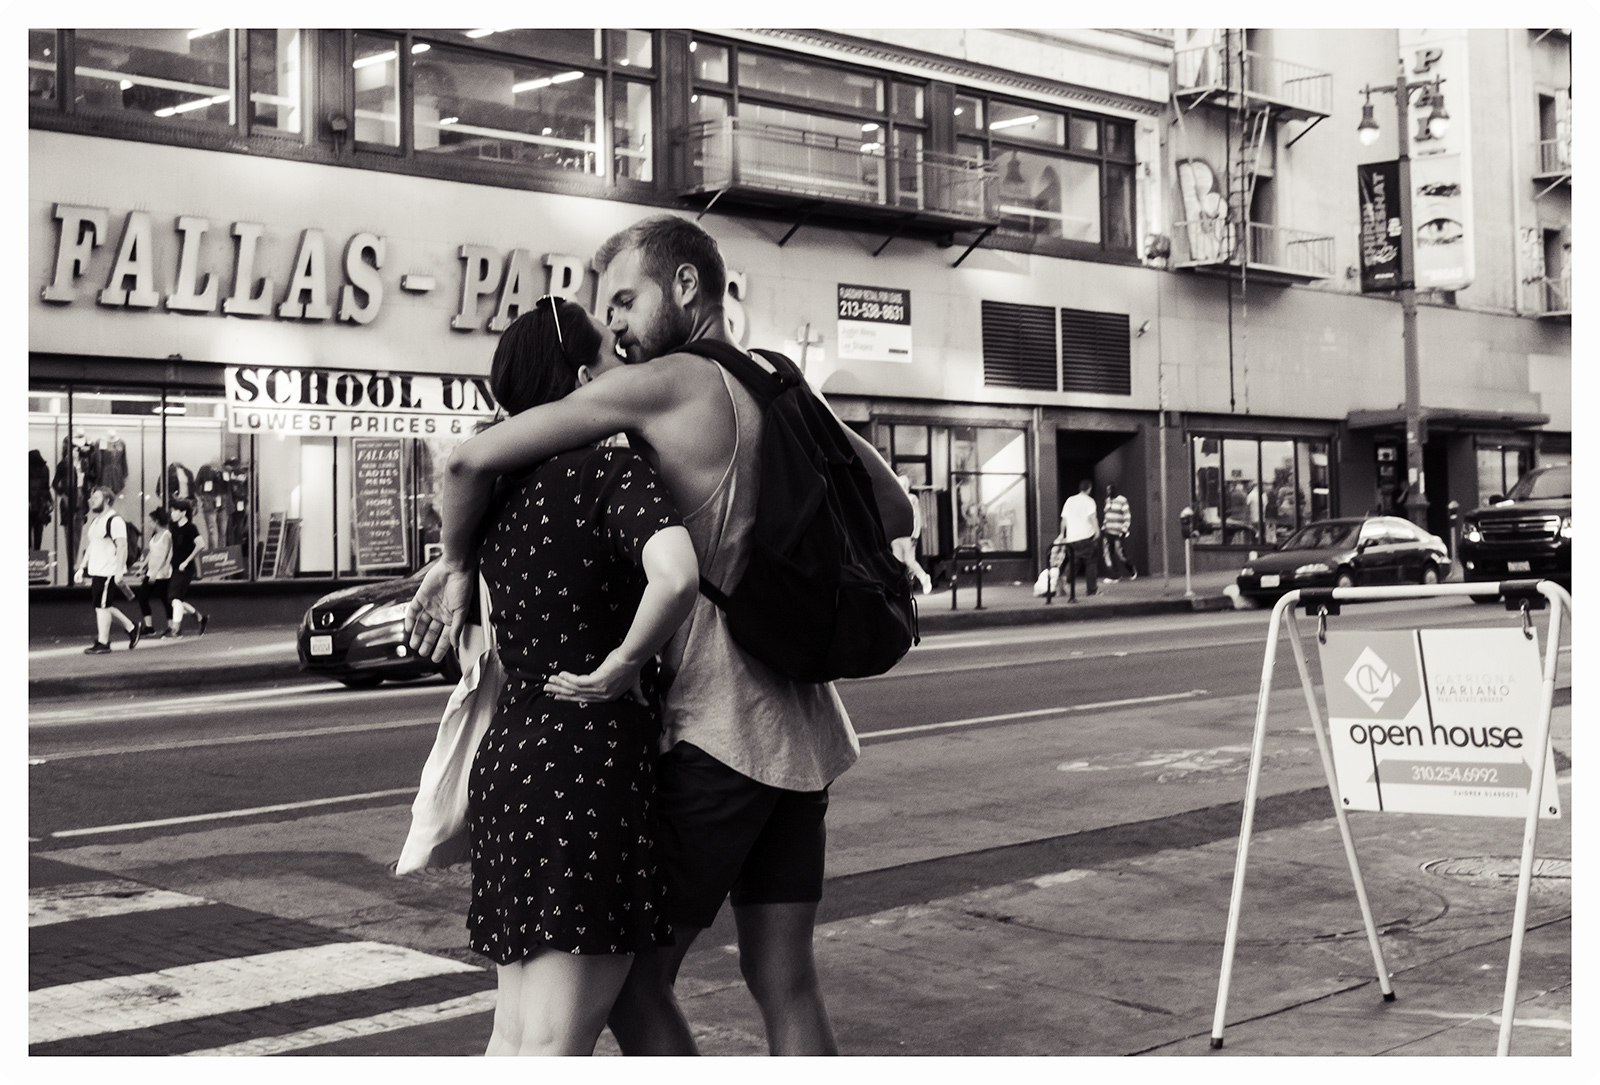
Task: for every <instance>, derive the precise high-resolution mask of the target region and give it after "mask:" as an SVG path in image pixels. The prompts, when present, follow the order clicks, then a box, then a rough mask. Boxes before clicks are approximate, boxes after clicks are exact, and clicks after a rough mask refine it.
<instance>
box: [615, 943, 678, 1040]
mask: <svg viewBox="0 0 1600 1085" xmlns="http://www.w3.org/2000/svg"><path fill="white" fill-rule="evenodd" d="M699 933H700V931H699V930H698V929H697V928H694V927H673V928H672V939H673V944H672V945H670V946H663V947H661V948H660V949H658V950H655V951H654V952H652V953H635V954H634V955H633V966H632V967H631V968H629V969H628V978H627V979H625V980H623V982H622V990H620V991H619V992H617V1000H616V1002H614V1003H613V1004H612V1006H611V1014H610V1016H609V1017H608V1018H607V1019H606V1024H607V1025H609V1026H610V1028H611V1035H613V1036H615V1037H616V1040H617V1046H618V1047H620V1048H622V1053H623V1054H624V1055H698V1054H700V1050H699V1049H698V1048H697V1047H695V1044H694V1035H693V1034H692V1033H691V1032H690V1031H689V1022H688V1021H687V1020H686V1019H685V1018H684V1016H683V1009H682V1007H680V1006H679V1005H678V995H677V992H676V990H675V989H674V984H676V983H677V982H678V968H679V966H681V965H682V964H683V958H684V956H685V954H687V953H688V952H689V945H690V943H692V942H693V941H694V939H695V936H696V935H698V934H699Z"/></svg>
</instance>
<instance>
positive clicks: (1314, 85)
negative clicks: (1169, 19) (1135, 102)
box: [1172, 44, 1333, 117]
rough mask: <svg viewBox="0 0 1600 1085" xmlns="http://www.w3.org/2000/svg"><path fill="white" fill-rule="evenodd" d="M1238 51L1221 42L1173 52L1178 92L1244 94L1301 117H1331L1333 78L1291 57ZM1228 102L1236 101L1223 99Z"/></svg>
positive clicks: (1247, 98) (1250, 98)
mask: <svg viewBox="0 0 1600 1085" xmlns="http://www.w3.org/2000/svg"><path fill="white" fill-rule="evenodd" d="M1242 55H1243V64H1242V65H1241V63H1240V56H1241V54H1240V53H1239V52H1238V51H1236V50H1229V51H1227V52H1226V53H1224V51H1223V47H1222V45H1221V44H1213V45H1203V46H1200V47H1199V48H1196V49H1182V50H1179V51H1178V52H1177V53H1175V54H1173V57H1172V71H1173V76H1174V79H1175V80H1176V85H1177V91H1178V93H1179V94H1180V95H1185V94H1209V93H1216V94H1219V95H1221V94H1224V92H1226V93H1227V94H1230V95H1240V94H1242V95H1243V96H1244V98H1245V99H1246V100H1247V101H1249V100H1252V99H1253V100H1255V101H1256V102H1260V103H1265V104H1269V105H1275V106H1279V107H1283V108H1287V109H1289V110H1290V111H1291V112H1294V113H1296V114H1298V115H1300V116H1301V117H1326V116H1329V115H1331V114H1332V112H1333V76H1332V75H1331V74H1329V73H1328V72H1324V71H1320V70H1318V69H1316V68H1311V67H1307V66H1306V65H1304V64H1295V63H1293V62H1292V61H1288V60H1279V59H1278V58H1276V57H1269V56H1265V55H1263V54H1261V53H1251V52H1245V53H1244V54H1242ZM1219 101H1222V102H1223V104H1232V103H1231V101H1228V100H1227V99H1223V98H1219Z"/></svg>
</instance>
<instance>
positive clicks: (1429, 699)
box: [1321, 629, 1561, 818]
mask: <svg viewBox="0 0 1600 1085" xmlns="http://www.w3.org/2000/svg"><path fill="white" fill-rule="evenodd" d="M1321 657H1322V675H1323V685H1324V689H1325V690H1326V691H1327V699H1328V730H1329V734H1330V737H1331V739H1332V747H1333V760H1334V768H1335V771H1336V773H1337V775H1338V781H1339V799H1340V803H1341V804H1342V805H1343V807H1344V808H1345V809H1347V810H1389V811H1397V812H1407V813H1417V814H1467V815H1476V816H1479V817H1510V818H1526V817H1527V813H1528V789H1529V788H1530V787H1531V786H1532V783H1533V775H1534V773H1533V769H1534V765H1533V761H1532V758H1534V757H1538V756H1543V757H1544V758H1545V769H1544V786H1543V787H1542V789H1541V801H1540V803H1539V816H1540V817H1541V818H1559V817H1560V816H1561V804H1560V799H1559V797H1558V792H1557V788H1556V770H1555V758H1554V755H1553V754H1552V753H1551V748H1550V744H1549V742H1546V743H1545V744H1544V749H1543V750H1535V749H1533V748H1532V743H1533V742H1534V741H1535V740H1536V738H1537V735H1538V734H1539V732H1540V731H1541V730H1542V728H1541V727H1540V726H1539V717H1540V710H1541V709H1542V707H1543V705H1542V702H1541V692H1542V686H1543V674H1542V671H1541V666H1540V659H1539V649H1538V645H1537V644H1536V643H1535V642H1534V641H1533V640H1532V639H1531V638H1529V637H1527V636H1526V635H1525V634H1524V633H1523V632H1522V630H1520V629H1420V630H1418V629H1412V630H1405V631H1384V632H1363V631H1359V630H1347V631H1335V630H1329V631H1328V633H1327V639H1326V642H1325V643H1323V645H1322V648H1321Z"/></svg>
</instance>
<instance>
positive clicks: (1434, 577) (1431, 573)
mask: <svg viewBox="0 0 1600 1085" xmlns="http://www.w3.org/2000/svg"><path fill="white" fill-rule="evenodd" d="M1422 583H1424V584H1437V583H1439V567H1438V566H1437V565H1435V564H1434V563H1433V562H1431V561H1430V562H1428V564H1426V565H1424V566H1423V567H1422Z"/></svg>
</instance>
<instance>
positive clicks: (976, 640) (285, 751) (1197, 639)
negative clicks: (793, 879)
mask: <svg viewBox="0 0 1600 1085" xmlns="http://www.w3.org/2000/svg"><path fill="white" fill-rule="evenodd" d="M1360 614H1361V619H1360V620H1361V625H1362V627H1365V628H1401V627H1405V626H1409V625H1413V624H1417V623H1418V620H1419V619H1418V615H1419V614H1425V615H1427V617H1426V618H1424V619H1422V623H1423V624H1434V623H1435V622H1437V623H1438V624H1448V625H1482V626H1489V625H1503V624H1505V623H1507V622H1510V621H1514V620H1515V619H1514V618H1513V616H1511V615H1508V614H1507V613H1506V612H1505V611H1503V610H1501V609H1499V608H1490V607H1479V606H1473V605H1472V604H1470V603H1465V602H1459V601H1439V602H1429V603H1426V604H1422V605H1421V606H1420V607H1419V606H1418V605H1416V604H1405V603H1393V604H1375V605H1371V606H1369V607H1366V608H1363V609H1362V611H1361V612H1360ZM1345 620H1346V621H1349V620H1350V619H1348V618H1347V619H1345ZM1266 625H1267V615H1266V613H1264V612H1227V613H1220V614H1219V613H1209V614H1197V615H1193V616H1189V615H1184V616H1179V617H1158V618H1148V619H1134V620H1126V621H1114V622H1113V621H1105V622H1093V623H1072V624H1071V625H1063V626H1050V627H1024V628H1013V629H1007V630H993V631H983V632H974V633H960V634H945V635H941V636H936V637H930V638H928V639H927V640H925V641H924V643H923V644H922V645H921V646H920V647H919V648H917V649H915V650H913V652H912V653H911V655H910V656H908V657H907V659H906V660H904V661H903V662H902V663H901V665H900V666H899V667H898V668H896V670H895V671H893V672H891V673H890V674H889V675H886V676H882V677H880V678H876V679H870V680H863V681H853V682H847V683H842V684H841V694H842V696H843V698H844V700H845V703H846V704H847V705H848V707H849V709H850V713H851V717H852V719H853V720H854V722H855V726H856V729H857V731H858V733H859V734H860V735H861V736H862V742H863V746H864V747H866V748H867V753H866V754H865V755H864V757H863V761H864V762H866V761H867V760H868V759H869V758H870V760H871V761H872V762H873V763H874V764H876V765H878V766H880V767H881V768H882V769H883V771H887V772H891V773H892V772H893V769H894V767H895V765H896V764H897V763H900V762H902V761H903V762H905V763H906V765H907V766H908V771H915V772H927V773H930V774H937V773H938V772H940V771H946V772H957V773H960V772H962V771H964V766H967V765H971V764H974V763H976V762H978V761H981V760H982V759H983V758H984V757H985V756H986V755H985V750H986V748H987V746H988V744H989V742H991V741H993V740H994V739H986V738H985V736H986V735H988V736H998V735H1000V734H1001V733H1002V732H1004V733H1007V734H1011V735H1013V737H1014V725H1016V724H1018V723H1019V722H1028V721H1043V722H1047V723H1052V724H1055V725H1057V726H1058V727H1059V726H1060V725H1061V723H1062V721H1067V720H1073V721H1076V720H1091V719H1098V718H1102V717H1104V718H1110V717H1116V719H1117V720H1119V721H1125V720H1126V719H1127V717H1128V714H1129V712H1130V711H1135V716H1136V720H1135V724H1134V725H1132V726H1128V725H1125V724H1119V726H1117V727H1114V728H1112V730H1111V731H1110V732H1107V733H1105V734H1102V735H1101V736H1100V738H1099V739H1094V738H1091V737H1089V733H1090V730H1091V729H1090V728H1088V727H1087V725H1085V724H1079V723H1072V724H1071V727H1073V728H1075V730H1073V731H1072V732H1071V733H1073V734H1077V735H1078V736H1079V737H1080V738H1081V739H1082V742H1081V743H1080V745H1081V748H1082V752H1085V753H1094V752H1096V751H1097V750H1098V751H1099V752H1102V753H1106V754H1112V753H1115V754H1117V755H1119V756H1127V755H1130V754H1133V753H1137V752H1139V751H1145V752H1149V751H1160V750H1164V749H1167V748H1169V747H1172V746H1173V739H1174V734H1173V731H1172V726H1171V725H1172V724H1174V723H1183V722H1186V721H1187V720H1188V718H1189V716H1190V715H1192V713H1190V712H1188V711H1185V712H1182V713H1180V714H1178V715H1174V713H1173V710H1174V709H1176V708H1178V707H1179V706H1185V705H1188V706H1199V705H1204V704H1213V705H1215V704H1227V705H1229V706H1230V710H1231V717H1230V718H1232V719H1233V722H1234V724H1235V725H1237V724H1242V725H1244V727H1245V728H1246V729H1247V727H1248V724H1249V722H1250V715H1251V713H1250V711H1249V706H1248V704H1246V706H1245V708H1244V711H1243V718H1242V719H1239V718H1238V717H1240V715H1241V712H1240V710H1239V708H1238V706H1237V705H1236V704H1235V702H1236V701H1237V700H1238V699H1239V698H1241V697H1244V698H1249V697H1252V696H1253V695H1254V693H1255V691H1256V690H1257V689H1258V688H1259V681H1260V672H1261V661H1262V649H1263V645H1264V641H1265V631H1266ZM1302 628H1303V629H1305V630H1306V632H1307V633H1309V632H1311V627H1310V626H1308V625H1303V626H1302ZM1280 655H1281V658H1280V660H1279V665H1278V667H1277V670H1276V673H1275V682H1274V688H1275V689H1281V690H1293V689H1294V688H1295V687H1296V686H1297V684H1298V680H1297V678H1296V676H1295V673H1294V668H1293V664H1292V661H1291V659H1290V657H1289V655H1288V652H1287V650H1284V651H1283V652H1281V654H1280ZM1312 666H1313V673H1315V653H1314V652H1313V653H1312ZM1567 673H1568V672H1567V669H1565V668H1564V670H1563V679H1562V683H1561V684H1566V683H1567V682H1569V681H1570V679H1568V678H1567V677H1566V674H1567ZM448 693H449V689H448V687H446V686H445V685H443V684H442V683H440V682H437V681H430V682H427V683H417V684H409V685H400V686H387V687H384V688H382V689H379V690H376V691H369V692H354V691H350V690H346V689H345V688H344V687H342V686H337V685H334V684H331V683H330V684H328V685H327V686H310V687H294V688H289V689H278V690H257V691H251V690H243V691H230V692H225V693H211V694H203V695H190V696H185V695H174V696H170V697H160V696H150V695H146V696H143V697H141V698H139V699H136V700H131V701H130V700H127V699H125V698H124V699H97V700H85V701H79V702H53V703H51V704H50V705H48V706H41V707H39V708H38V709H36V710H35V711H33V712H31V713H30V721H29V755H30V766H31V767H30V769H29V837H30V841H31V842H32V845H33V846H34V847H36V848H37V847H46V846H51V845H54V846H60V845H61V844H63V843H66V842H67V841H69V840H71V841H73V842H83V843H88V842H96V843H99V842H105V841H109V840H112V839H119V838H120V839H126V838H132V837H147V836H149V835H153V834H159V833H161V832H164V831H165V832H170V831H172V828H173V819H195V820H194V821H193V822H182V823H179V824H195V825H210V824H226V823H230V822H231V823H243V822H246V821H249V820H252V819H254V820H261V819H267V820H277V819H283V818H287V817H294V816H297V815H298V814H300V813H303V812H311V811H325V810H329V809H347V808H350V807H352V806H357V807H359V806H361V805H363V804H365V805H372V804H379V803H390V804H393V803H395V802H400V801H404V800H405V798H406V794H405V793H406V791H407V789H409V788H413V787H414V786H415V784H416V780H417V774H418V771H419V770H420V767H421V765H422V762H423V760H424V758H425V757H426V755H427V752H428V749H429V747H430V744H431V742H432V738H433V730H434V727H435V725H436V723H437V721H438V716H439V712H440V710H441V708H442V706H443V704H444V701H445V699H446V697H447V696H448ZM1298 700H1299V698H1298V695H1297V694H1296V695H1294V698H1293V700H1291V699H1289V698H1282V697H1280V698H1279V704H1294V703H1298ZM1145 710H1147V711H1145ZM1193 712H1199V708H1198V707H1194V708H1193ZM1201 714H1202V715H1203V713H1201ZM1138 719H1143V720H1145V721H1146V723H1145V724H1144V725H1142V726H1141V725H1138V723H1137V720H1138ZM1239 733H1240V732H1239V730H1238V727H1237V726H1234V728H1233V730H1232V731H1230V737H1231V738H1232V740H1233V741H1234V742H1237V741H1238V737H1239ZM1245 733H1246V735H1247V730H1246V732H1245ZM957 737H960V738H962V741H960V742H958V743H956V744H955V745H953V746H952V745H950V744H949V743H948V742H943V741H941V742H933V743H930V741H929V740H949V739H953V738H957ZM1190 744H1191V745H1192V743H1190ZM879 745H892V746H893V747H894V749H893V750H889V749H884V750H881V751H878V752H873V751H872V747H875V746H879ZM913 766H914V768H913ZM850 779H851V775H850V774H847V776H846V777H845V778H844V781H849V780H850ZM843 786H844V785H843V784H842V785H841V787H843ZM361 796H366V797H365V798H362V797H361ZM840 798H841V796H840V794H839V792H837V791H836V802H837V801H839V800H840ZM327 800H334V801H332V802H328V801H327ZM1117 802H1118V803H1121V804H1126V805H1128V806H1129V808H1130V809H1133V810H1137V809H1139V805H1140V804H1139V801H1138V800H1137V798H1135V797H1134V796H1131V795H1123V796H1121V797H1120V798H1119V799H1118V800H1117ZM299 804H305V805H299ZM311 804H315V805H311ZM279 807H288V809H274V808H279ZM252 811H259V812H252ZM1102 813H1103V815H1104V818H1105V820H1106V823H1108V824H1109V823H1114V818H1115V817H1116V816H1119V815H1118V812H1117V811H1115V810H1111V809H1107V810H1105V811H1103V812H1102ZM144 822H157V823H164V824H156V825H150V826H146V827H141V828H124V827H125V826H130V825H140V824H141V823H144ZM102 830H104V831H102ZM846 835H847V836H848V832H847V833H846ZM847 865H865V866H870V865H873V864H872V863H871V862H870V861H868V860H867V859H866V858H865V857H864V856H858V857H856V859H855V860H854V861H853V862H850V863H847Z"/></svg>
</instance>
